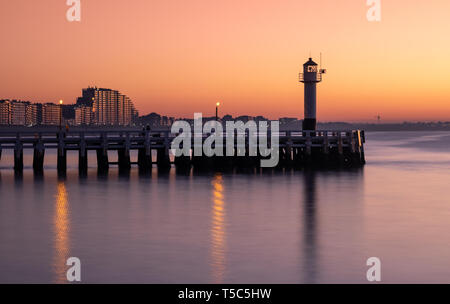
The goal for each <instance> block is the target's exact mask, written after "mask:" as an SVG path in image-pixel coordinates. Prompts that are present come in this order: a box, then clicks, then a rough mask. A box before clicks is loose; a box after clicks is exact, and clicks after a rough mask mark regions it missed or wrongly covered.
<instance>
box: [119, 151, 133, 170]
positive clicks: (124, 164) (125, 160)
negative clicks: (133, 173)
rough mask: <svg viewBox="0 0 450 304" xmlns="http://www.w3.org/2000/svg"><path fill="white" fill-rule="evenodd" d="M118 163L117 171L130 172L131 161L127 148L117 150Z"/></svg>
mask: <svg viewBox="0 0 450 304" xmlns="http://www.w3.org/2000/svg"><path fill="white" fill-rule="evenodd" d="M117 154H118V161H119V171H124V170H130V169H131V160H130V150H128V149H127V148H122V149H119V150H117Z"/></svg>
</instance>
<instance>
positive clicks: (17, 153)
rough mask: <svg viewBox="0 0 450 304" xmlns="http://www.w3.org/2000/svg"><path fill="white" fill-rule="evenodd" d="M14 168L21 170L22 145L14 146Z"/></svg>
mask: <svg viewBox="0 0 450 304" xmlns="http://www.w3.org/2000/svg"><path fill="white" fill-rule="evenodd" d="M14 170H15V171H22V170H23V147H22V145H18V146H16V148H15V149H14Z"/></svg>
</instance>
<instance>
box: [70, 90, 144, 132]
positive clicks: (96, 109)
mask: <svg viewBox="0 0 450 304" xmlns="http://www.w3.org/2000/svg"><path fill="white" fill-rule="evenodd" d="M81 105H84V106H92V113H93V115H92V116H93V117H92V123H93V124H97V125H121V126H128V125H131V124H132V123H133V122H134V119H135V117H136V115H137V111H136V109H135V108H134V105H133V103H132V102H131V99H130V98H128V97H127V96H125V95H123V94H121V93H120V92H119V91H116V90H111V89H103V88H96V87H89V88H87V89H83V96H82V97H79V98H78V99H77V106H81ZM85 110H86V109H85ZM85 110H83V111H85ZM81 111H82V110H81V109H80V110H79V115H82V113H81ZM80 119H81V116H80ZM75 120H76V119H75Z"/></svg>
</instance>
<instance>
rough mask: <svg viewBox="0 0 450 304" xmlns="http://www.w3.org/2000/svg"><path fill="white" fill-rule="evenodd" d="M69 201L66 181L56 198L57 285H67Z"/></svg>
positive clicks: (62, 182)
mask: <svg viewBox="0 0 450 304" xmlns="http://www.w3.org/2000/svg"><path fill="white" fill-rule="evenodd" d="M68 204H69V202H68V199H67V190H66V185H65V182H64V181H59V182H58V185H57V193H56V196H55V215H54V230H55V232H54V233H55V235H54V238H55V245H54V246H55V257H54V262H53V267H54V272H55V273H54V275H55V283H59V284H61V283H67V279H66V269H67V268H66V261H67V259H68V258H69V250H70V235H69V232H70V231H69V229H70V212H69V206H68Z"/></svg>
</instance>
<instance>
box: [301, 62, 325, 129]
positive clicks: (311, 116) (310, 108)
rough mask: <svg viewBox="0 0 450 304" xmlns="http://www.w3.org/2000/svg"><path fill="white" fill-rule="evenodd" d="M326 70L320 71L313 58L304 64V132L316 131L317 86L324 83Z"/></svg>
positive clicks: (302, 75) (302, 78) (302, 74)
mask: <svg viewBox="0 0 450 304" xmlns="http://www.w3.org/2000/svg"><path fill="white" fill-rule="evenodd" d="M325 73H326V70H323V69H318V66H317V63H315V62H314V61H313V60H312V58H309V60H308V61H307V62H306V63H305V64H303V73H300V82H303V83H304V84H305V100H304V107H305V111H304V115H305V117H304V120H303V130H310V131H314V130H316V122H317V116H316V112H317V94H316V84H317V83H318V82H321V81H322V74H325Z"/></svg>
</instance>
